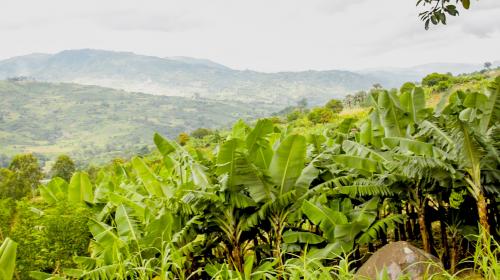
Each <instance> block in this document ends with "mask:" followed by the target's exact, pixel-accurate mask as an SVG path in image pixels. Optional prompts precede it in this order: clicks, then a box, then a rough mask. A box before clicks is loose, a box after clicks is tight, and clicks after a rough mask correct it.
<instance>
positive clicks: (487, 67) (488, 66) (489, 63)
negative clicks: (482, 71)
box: [484, 62, 491, 70]
mask: <svg viewBox="0 0 500 280" xmlns="http://www.w3.org/2000/svg"><path fill="white" fill-rule="evenodd" d="M484 68H486V69H488V70H490V68H491V62H485V63H484Z"/></svg>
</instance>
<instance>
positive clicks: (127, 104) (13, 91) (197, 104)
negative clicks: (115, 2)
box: [0, 61, 281, 167]
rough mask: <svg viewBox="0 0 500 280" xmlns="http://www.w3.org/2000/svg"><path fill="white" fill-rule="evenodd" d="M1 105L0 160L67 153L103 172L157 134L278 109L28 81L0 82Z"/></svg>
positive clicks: (218, 124)
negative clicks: (30, 153)
mask: <svg viewBox="0 0 500 280" xmlns="http://www.w3.org/2000/svg"><path fill="white" fill-rule="evenodd" d="M101 62H102V61H101ZM101 62H99V63H98V64H100V65H102V64H101ZM51 69H52V68H51ZM44 72H45V71H44ZM141 75H142V74H141ZM0 100H2V112H1V116H0V118H3V119H2V120H1V121H0V131H2V133H3V134H2V137H0V147H2V150H1V151H0V161H1V162H6V161H7V159H8V158H10V157H12V156H14V155H15V154H19V153H23V152H25V151H34V152H37V157H38V158H39V160H40V164H41V165H43V164H42V162H41V157H40V156H39V155H38V154H40V155H43V156H45V157H48V158H49V159H50V160H55V159H56V158H57V156H58V155H60V154H67V155H69V156H71V158H72V159H73V160H74V161H75V162H77V163H78V164H80V163H81V164H84V165H87V164H93V165H102V164H105V163H107V162H109V161H110V160H112V159H113V158H116V157H130V156H132V155H135V154H137V153H138V152H139V151H140V150H141V149H142V148H143V147H144V146H145V145H148V146H149V145H151V144H152V143H151V135H152V134H153V133H154V132H156V131H158V132H161V133H163V134H166V135H168V136H169V137H171V138H174V137H176V136H177V135H178V134H179V133H181V132H183V131H192V130H194V129H196V128H199V127H205V128H207V129H211V128H216V127H223V126H225V125H227V124H228V123H231V122H234V121H236V120H238V119H240V118H241V119H255V118H258V117H263V116H266V115H269V114H270V113H272V112H275V111H276V110H279V109H280V108H281V104H270V103H262V102H260V101H259V100H258V99H254V98H253V97H252V101H251V102H250V103H249V102H237V101H231V102H227V101H215V100H209V99H199V100H193V99H191V98H186V97H174V96H158V95H151V94H141V93H133V92H124V91H121V90H116V89H111V88H103V87H97V86H84V85H78V84H71V83H42V82H33V81H24V82H11V81H0ZM62 116H65V117H62ZM2 155H4V156H2ZM2 167H3V166H2ZM46 167H49V166H46Z"/></svg>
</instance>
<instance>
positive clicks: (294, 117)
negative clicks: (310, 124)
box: [286, 110, 302, 122]
mask: <svg viewBox="0 0 500 280" xmlns="http://www.w3.org/2000/svg"><path fill="white" fill-rule="evenodd" d="M301 116H302V112H301V111H300V110H294V111H292V112H290V113H289V114H287V115H286V120H287V121H289V122H292V121H295V120H297V119H299V118H300V117H301Z"/></svg>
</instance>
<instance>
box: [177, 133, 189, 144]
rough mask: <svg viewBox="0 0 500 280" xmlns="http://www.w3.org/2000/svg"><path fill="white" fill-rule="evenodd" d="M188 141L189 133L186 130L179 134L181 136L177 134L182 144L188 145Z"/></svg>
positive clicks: (178, 140)
mask: <svg viewBox="0 0 500 280" xmlns="http://www.w3.org/2000/svg"><path fill="white" fill-rule="evenodd" d="M188 141H189V135H188V134H187V133H185V132H183V133H181V134H179V136H177V142H178V143H179V144H180V145H181V146H184V145H186V144H187V142H188Z"/></svg>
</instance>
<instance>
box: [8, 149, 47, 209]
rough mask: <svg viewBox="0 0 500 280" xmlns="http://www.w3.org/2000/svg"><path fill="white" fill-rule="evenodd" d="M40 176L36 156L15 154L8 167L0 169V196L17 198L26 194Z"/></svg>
mask: <svg viewBox="0 0 500 280" xmlns="http://www.w3.org/2000/svg"><path fill="white" fill-rule="evenodd" d="M42 178H43V174H42V170H41V169H40V165H39V164H38V159H37V158H36V157H34V156H33V155H32V154H25V155H17V156H15V157H14V158H13V159H12V162H11V163H10V165H9V168H8V169H6V168H3V169H1V175H0V197H10V198H14V199H19V198H22V197H24V196H27V195H28V194H30V193H31V191H32V190H34V189H35V188H36V187H37V186H38V184H39V183H40V180H41V179H42Z"/></svg>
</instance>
